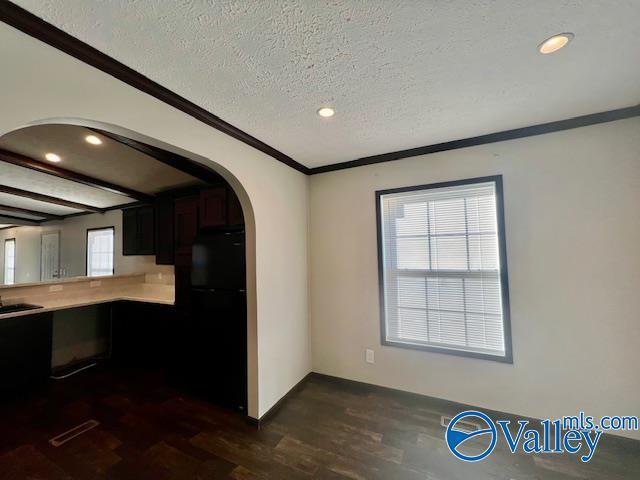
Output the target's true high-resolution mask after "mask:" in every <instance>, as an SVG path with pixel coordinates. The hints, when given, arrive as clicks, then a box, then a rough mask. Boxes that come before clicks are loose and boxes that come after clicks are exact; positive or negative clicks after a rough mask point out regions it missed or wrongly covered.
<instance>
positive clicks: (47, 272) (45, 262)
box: [40, 232, 60, 281]
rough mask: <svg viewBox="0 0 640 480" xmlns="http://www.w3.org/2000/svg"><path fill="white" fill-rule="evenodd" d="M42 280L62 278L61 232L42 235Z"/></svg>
mask: <svg viewBox="0 0 640 480" xmlns="http://www.w3.org/2000/svg"><path fill="white" fill-rule="evenodd" d="M41 245H42V250H41V252H40V280H42V281H45V280H53V279H56V278H60V232H49V233H43V234H42V243H41Z"/></svg>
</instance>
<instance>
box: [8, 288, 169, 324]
mask: <svg viewBox="0 0 640 480" xmlns="http://www.w3.org/2000/svg"><path fill="white" fill-rule="evenodd" d="M119 300H130V301H135V302H146V303H156V304H161V305H174V303H175V289H174V287H173V285H156V284H149V283H136V284H129V285H122V286H117V287H114V288H108V289H95V290H94V291H90V290H89V291H78V292H59V293H48V294H46V295H36V296H27V297H22V298H21V297H12V298H10V299H7V300H6V301H5V302H4V303H5V304H6V305H9V304H15V303H29V304H32V305H39V306H41V307H43V308H38V309H34V310H25V311H21V312H9V313H5V314H2V315H0V320H3V319H6V318H13V317H20V316H25V315H34V314H38V313H44V312H52V311H55V310H65V309H70V308H79V307H85V306H88V305H97V304H100V303H109V302H116V301H119Z"/></svg>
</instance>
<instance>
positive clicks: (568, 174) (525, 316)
mask: <svg viewBox="0 0 640 480" xmlns="http://www.w3.org/2000/svg"><path fill="white" fill-rule="evenodd" d="M495 174H502V175H503V176H504V178H503V180H504V201H505V215H506V239H507V258H508V267H509V287H510V293H511V317H512V329H513V356H514V362H513V365H508V364H502V363H497V362H491V361H486V360H475V359H469V358H463V357H456V356H451V355H444V354H438V353H430V352H421V351H411V350H405V349H398V348H393V347H381V345H380V326H379V321H380V320H379V319H380V317H379V311H378V272H377V247H376V219H375V200H374V192H375V191H376V190H380V189H386V188H393V187H402V186H409V185H419V184H428V183H433V182H441V181H447V180H458V179H464V178H471V177H478V176H484V175H495ZM310 205H311V206H310V215H311V229H310V239H311V255H310V258H311V262H310V278H311V284H310V288H311V307H310V311H311V320H312V350H313V369H314V371H318V372H321V373H326V374H330V375H336V376H340V377H346V378H350V379H354V380H359V381H364V382H370V383H374V384H379V385H384V386H388V387H393V388H399V389H402V390H408V391H412V392H418V393H422V394H426V395H432V396H435V397H440V398H445V399H450V400H455V401H460V402H464V403H468V404H472V405H476V406H480V407H485V408H490V409H496V410H501V411H506V412H511V413H516V414H521V415H529V416H533V417H539V418H546V417H558V416H561V415H573V414H576V413H577V412H578V411H580V410H584V411H586V412H587V413H588V414H591V415H594V416H602V415H614V414H618V415H637V414H638V413H639V412H638V407H639V405H640V404H639V403H638V399H639V398H640V375H639V374H638V365H640V348H638V346H639V345H640V295H639V294H638V292H640V253H639V252H640V119H639V118H634V119H630V120H624V121H619V122H615V123H608V124H604V125H599V126H591V127H585V128H580V129H576V130H570V131H566V132H560V133H554V134H548V135H544V136H539V137H531V138H527V139H521V140H514V141H509V142H502V143H497V144H493V145H486V146H480V147H473V148H467V149H462V150H455V151H450V152H443V153H438V154H433V155H428V156H422V157H416V158H412V159H405V160H400V161H395V162H389V163H384V164H380V165H371V166H366V167H360V168H354V169H350V170H344V171H337V172H332V173H326V174H321V175H316V176H313V177H312V178H311V183H310ZM365 348H372V349H374V350H375V353H376V363H375V364H374V365H370V364H367V363H365V356H364V355H365V353H364V350H365ZM632 436H635V437H636V438H640V432H634V433H633V434H632Z"/></svg>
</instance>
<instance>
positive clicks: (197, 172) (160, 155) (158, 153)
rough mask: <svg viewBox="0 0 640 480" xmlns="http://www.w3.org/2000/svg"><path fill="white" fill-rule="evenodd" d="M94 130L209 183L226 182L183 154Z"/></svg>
mask: <svg viewBox="0 0 640 480" xmlns="http://www.w3.org/2000/svg"><path fill="white" fill-rule="evenodd" d="M93 131H94V132H96V133H98V134H100V135H102V136H105V137H107V138H110V139H111V140H115V141H116V142H120V143H121V144H123V145H126V146H128V147H131V148H134V149H135V150H137V151H139V152H141V153H144V154H145V155H148V156H150V157H153V158H155V159H156V160H158V161H159V162H161V163H164V164H165V165H168V166H169V167H172V168H175V169H176V170H180V171H181V172H184V173H186V174H188V175H191V176H192V177H195V178H198V179H200V180H203V181H205V182H207V183H221V182H225V180H224V178H222V176H220V175H218V174H217V173H216V172H214V171H213V170H212V169H210V168H209V167H205V166H204V165H201V164H199V163H198V162H195V161H193V160H191V159H190V158H187V157H183V156H182V155H178V154H177V153H172V152H168V151H167V150H164V149H162V148H158V147H154V146H153V145H149V144H147V143H143V142H139V141H137V140H133V139H131V138H129V137H124V136H122V135H118V134H116V133H111V132H107V131H104V130H99V129H93Z"/></svg>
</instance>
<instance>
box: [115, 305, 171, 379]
mask: <svg viewBox="0 0 640 480" xmlns="http://www.w3.org/2000/svg"><path fill="white" fill-rule="evenodd" d="M173 316H174V308H173V307H172V306H170V305H155V304H152V303H144V302H128V301H123V302H115V303H113V304H112V305H111V342H112V343H111V358H112V360H113V361H114V362H116V363H118V364H121V365H126V366H139V365H147V366H154V367H158V366H163V365H166V364H167V363H168V362H169V361H171V354H172V349H171V343H172V342H171V338H170V336H169V325H170V323H171V322H172V321H173V320H172V319H173Z"/></svg>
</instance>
